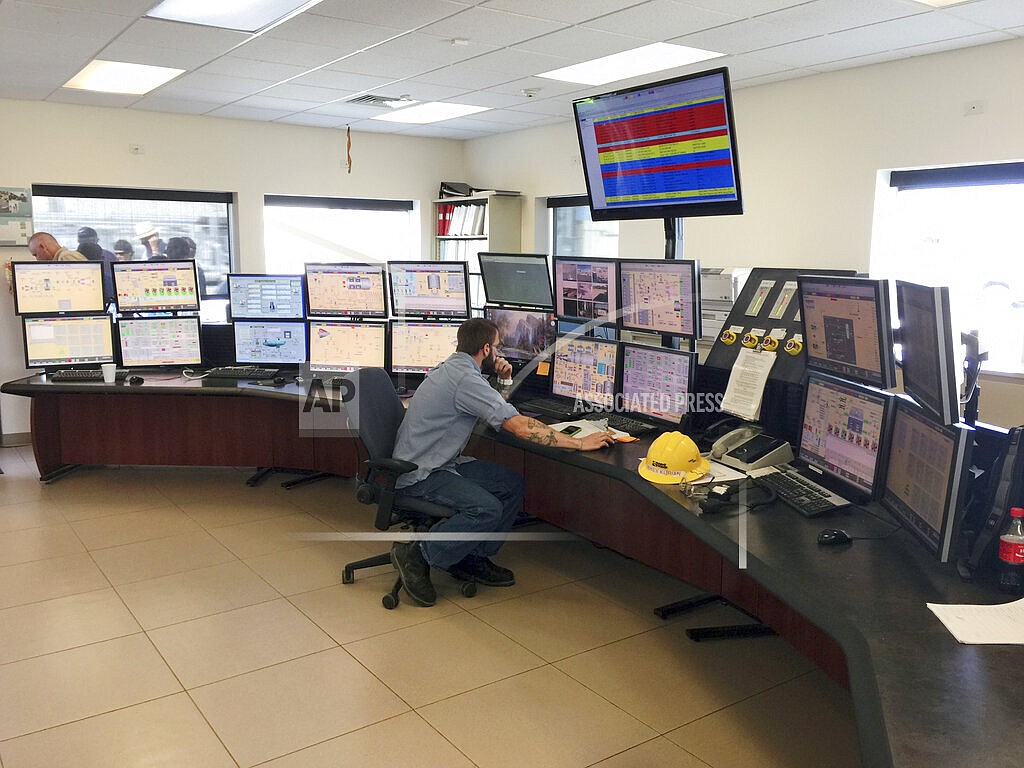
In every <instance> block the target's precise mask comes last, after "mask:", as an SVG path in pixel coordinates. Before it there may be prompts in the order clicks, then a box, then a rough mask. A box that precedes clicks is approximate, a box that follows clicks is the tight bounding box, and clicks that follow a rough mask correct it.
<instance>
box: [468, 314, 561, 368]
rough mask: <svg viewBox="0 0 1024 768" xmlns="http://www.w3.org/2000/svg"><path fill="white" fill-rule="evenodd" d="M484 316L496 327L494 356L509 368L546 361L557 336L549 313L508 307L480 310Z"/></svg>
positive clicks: (555, 324)
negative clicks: (509, 365) (496, 337)
mask: <svg viewBox="0 0 1024 768" xmlns="http://www.w3.org/2000/svg"><path fill="white" fill-rule="evenodd" d="M484 317H485V318H487V319H488V320H490V321H491V322H492V323H494V324H495V325H496V326H498V338H499V341H498V347H499V348H498V355H499V356H501V357H504V358H505V359H506V360H508V361H509V362H510V363H512V366H513V367H515V366H516V363H517V362H518V363H528V362H530V361H531V360H535V359H540V360H547V359H549V358H550V357H551V347H552V346H553V345H554V343H555V336H556V335H557V323H556V320H555V315H554V313H553V312H544V311H543V310H535V309H511V308H508V307H484Z"/></svg>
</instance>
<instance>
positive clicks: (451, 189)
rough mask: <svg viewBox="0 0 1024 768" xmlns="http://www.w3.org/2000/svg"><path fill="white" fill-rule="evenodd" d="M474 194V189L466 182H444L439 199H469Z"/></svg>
mask: <svg viewBox="0 0 1024 768" xmlns="http://www.w3.org/2000/svg"><path fill="white" fill-rule="evenodd" d="M471 194H473V187H471V186H470V185H469V184H467V183H466V182H464V181H442V182H441V189H440V191H439V192H438V194H437V196H438V197H468V196H469V195H471Z"/></svg>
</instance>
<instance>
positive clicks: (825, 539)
mask: <svg viewBox="0 0 1024 768" xmlns="http://www.w3.org/2000/svg"><path fill="white" fill-rule="evenodd" d="M818 543H819V544H823V545H825V546H833V545H835V544H853V537H852V536H851V535H850V534H848V533H847V532H846V531H844V530H842V529H841V528H825V529H824V530H823V531H822V532H821V533H819V534H818Z"/></svg>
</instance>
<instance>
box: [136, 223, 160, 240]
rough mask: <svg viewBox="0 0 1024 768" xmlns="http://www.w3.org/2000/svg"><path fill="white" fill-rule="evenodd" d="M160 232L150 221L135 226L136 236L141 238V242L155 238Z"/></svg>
mask: <svg viewBox="0 0 1024 768" xmlns="http://www.w3.org/2000/svg"><path fill="white" fill-rule="evenodd" d="M158 231H159V230H158V229H157V228H156V227H155V226H153V224H152V223H151V222H148V221H144V222H142V223H141V224H136V225H135V236H136V237H137V238H139V240H146V239H147V238H150V237H153V236H154V235H155V234H157V232H158Z"/></svg>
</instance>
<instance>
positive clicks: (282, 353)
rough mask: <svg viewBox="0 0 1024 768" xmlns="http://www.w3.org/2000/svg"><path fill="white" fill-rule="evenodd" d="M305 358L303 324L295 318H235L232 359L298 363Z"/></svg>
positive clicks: (253, 361) (238, 361)
mask: <svg viewBox="0 0 1024 768" xmlns="http://www.w3.org/2000/svg"><path fill="white" fill-rule="evenodd" d="M307 359H308V353H307V348H306V324H305V323H303V322H298V321H294V320H236V321H235V362H236V363H247V364H248V363H251V364H255V365H268V366H278V365H298V364H299V363H304V362H306V360H307Z"/></svg>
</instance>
